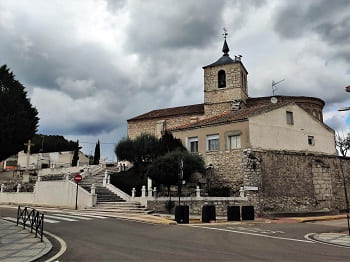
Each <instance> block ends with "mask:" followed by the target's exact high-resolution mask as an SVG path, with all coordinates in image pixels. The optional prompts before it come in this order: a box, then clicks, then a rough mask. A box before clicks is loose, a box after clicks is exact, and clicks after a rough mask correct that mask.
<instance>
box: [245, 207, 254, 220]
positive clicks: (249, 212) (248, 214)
mask: <svg viewBox="0 0 350 262" xmlns="http://www.w3.org/2000/svg"><path fill="white" fill-rule="evenodd" d="M242 220H254V207H253V206H242Z"/></svg>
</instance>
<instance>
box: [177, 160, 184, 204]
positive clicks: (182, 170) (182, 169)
mask: <svg viewBox="0 0 350 262" xmlns="http://www.w3.org/2000/svg"><path fill="white" fill-rule="evenodd" d="M183 178H184V161H183V160H182V159H181V160H180V162H179V181H178V188H177V192H178V195H179V206H180V199H181V186H182V180H183Z"/></svg>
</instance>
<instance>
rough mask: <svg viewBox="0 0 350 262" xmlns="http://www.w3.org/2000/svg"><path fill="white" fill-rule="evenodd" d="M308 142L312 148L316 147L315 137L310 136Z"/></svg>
mask: <svg viewBox="0 0 350 262" xmlns="http://www.w3.org/2000/svg"><path fill="white" fill-rule="evenodd" d="M307 142H308V144H309V145H310V146H314V145H315V138H314V137H313V136H308V137H307Z"/></svg>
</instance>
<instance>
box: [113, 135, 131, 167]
mask: <svg viewBox="0 0 350 262" xmlns="http://www.w3.org/2000/svg"><path fill="white" fill-rule="evenodd" d="M114 152H115V154H116V156H117V157H118V159H119V160H127V161H130V162H135V155H136V153H135V143H134V141H133V140H131V139H129V138H124V139H122V140H120V141H119V143H118V144H117V146H116V147H115V150H114Z"/></svg>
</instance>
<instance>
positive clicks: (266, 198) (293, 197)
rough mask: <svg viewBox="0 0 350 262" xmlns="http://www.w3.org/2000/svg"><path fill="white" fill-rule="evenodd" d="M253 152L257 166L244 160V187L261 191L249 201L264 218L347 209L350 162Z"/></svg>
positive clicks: (324, 156) (349, 188) (250, 195)
mask: <svg viewBox="0 0 350 262" xmlns="http://www.w3.org/2000/svg"><path fill="white" fill-rule="evenodd" d="M248 151H249V150H248ZM249 152H250V154H251V156H250V157H253V158H254V161H256V162H257V163H255V164H254V168H252V165H251V164H250V166H249V164H248V160H245V159H244V158H245V157H243V165H242V170H243V172H244V174H245V176H244V184H245V185H248V184H249V185H251V186H254V185H255V186H258V187H259V191H258V192H248V197H250V198H251V201H253V202H255V204H256V207H257V209H258V210H259V211H260V213H261V214H263V213H266V212H298V211H313V210H321V209H325V208H326V209H328V210H338V211H339V210H344V209H345V208H346V205H345V203H346V202H345V194H344V185H343V174H344V178H345V181H346V182H347V190H348V191H349V190H350V175H349V171H350V159H349V158H339V157H337V156H329V155H314V154H305V153H298V152H285V151H262V150H259V151H258V150H250V151H249ZM243 153H246V151H245V152H243ZM250 161H251V160H250ZM251 162H252V161H251ZM340 165H341V166H340ZM342 171H343V172H342ZM254 199H255V201H254Z"/></svg>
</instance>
